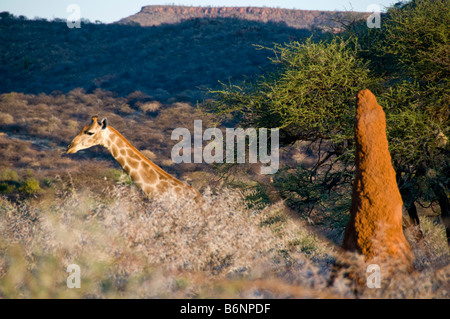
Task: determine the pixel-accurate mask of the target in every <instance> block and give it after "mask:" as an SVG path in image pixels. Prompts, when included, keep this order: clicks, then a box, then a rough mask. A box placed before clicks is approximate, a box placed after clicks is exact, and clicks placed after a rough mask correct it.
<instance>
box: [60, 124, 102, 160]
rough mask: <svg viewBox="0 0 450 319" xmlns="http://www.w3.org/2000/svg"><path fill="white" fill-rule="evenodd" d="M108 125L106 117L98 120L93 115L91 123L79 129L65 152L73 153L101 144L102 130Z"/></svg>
mask: <svg viewBox="0 0 450 319" xmlns="http://www.w3.org/2000/svg"><path fill="white" fill-rule="evenodd" d="M107 126H108V124H107V122H106V119H103V120H101V122H99V121H98V116H93V117H92V121H91V124H89V125H86V126H85V127H83V128H82V129H81V132H80V133H79V134H78V135H77V136H75V138H74V139H73V140H72V142H71V143H70V144H69V146H68V148H67V154H74V153H76V152H78V151H80V150H84V149H86V148H89V147H92V146H95V145H99V144H102V142H103V132H104V130H105V129H106V127H107Z"/></svg>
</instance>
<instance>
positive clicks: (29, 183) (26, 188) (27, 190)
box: [19, 177, 41, 196]
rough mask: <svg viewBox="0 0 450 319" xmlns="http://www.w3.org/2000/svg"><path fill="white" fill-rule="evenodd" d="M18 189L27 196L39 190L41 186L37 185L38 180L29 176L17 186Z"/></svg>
mask: <svg viewBox="0 0 450 319" xmlns="http://www.w3.org/2000/svg"><path fill="white" fill-rule="evenodd" d="M19 191H20V192H22V193H23V194H25V195H27V196H33V195H36V194H38V193H39V192H40V191H41V187H40V186H39V181H37V180H36V179H35V178H33V177H30V178H27V179H26V180H25V182H24V183H23V184H22V186H21V187H20V188H19Z"/></svg>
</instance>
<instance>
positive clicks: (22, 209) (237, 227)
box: [0, 183, 450, 298]
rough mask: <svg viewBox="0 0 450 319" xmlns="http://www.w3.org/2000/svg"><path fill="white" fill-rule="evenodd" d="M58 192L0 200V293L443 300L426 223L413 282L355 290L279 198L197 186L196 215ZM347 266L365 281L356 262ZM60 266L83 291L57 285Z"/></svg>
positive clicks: (130, 200)
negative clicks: (263, 201)
mask: <svg viewBox="0 0 450 319" xmlns="http://www.w3.org/2000/svg"><path fill="white" fill-rule="evenodd" d="M60 189H61V190H60V192H59V194H57V197H56V199H54V200H52V201H36V200H34V201H24V202H21V203H19V204H17V203H13V202H11V201H9V200H7V199H6V198H2V199H0V238H1V239H0V297H3V298H154V297H158V298H206V297H215V298H225V297H226V298H300V297H301V298H305V297H306V298H355V297H361V298H448V294H449V288H448V283H449V281H448V278H449V274H450V267H449V258H448V257H449V254H448V250H447V251H445V249H444V246H443V245H441V244H440V241H441V240H442V241H445V237H444V236H443V234H440V233H438V232H435V231H434V228H435V227H436V226H435V225H434V224H432V223H428V224H427V223H424V226H425V232H429V233H432V234H434V235H433V236H434V237H432V238H433V242H431V243H428V244H427V245H425V246H423V245H422V246H423V247H422V246H420V245H416V246H414V249H415V250H416V256H418V258H416V259H417V260H416V265H417V267H416V268H417V270H416V271H415V272H414V273H413V274H407V273H397V274H396V276H394V277H393V278H394V279H391V280H387V278H383V280H382V288H380V289H369V288H367V287H364V286H362V287H361V286H360V287H357V288H355V283H354V280H352V278H351V277H349V276H348V272H349V271H348V269H347V270H340V271H337V272H336V271H335V272H334V273H333V264H334V262H335V260H336V258H337V257H338V256H339V252H338V250H337V249H336V248H335V247H333V246H332V244H331V243H330V242H328V241H327V240H326V239H323V238H321V237H320V236H319V235H317V234H314V233H313V232H312V231H311V230H310V229H309V228H308V226H307V225H306V224H305V223H304V222H303V221H301V220H299V219H296V218H295V216H293V215H292V214H290V213H289V212H288V211H287V210H286V208H285V206H284V204H283V203H282V202H280V203H278V204H274V205H271V206H268V207H260V208H257V207H256V206H254V205H253V206H251V205H248V203H247V202H246V201H245V199H244V196H243V195H242V194H241V193H239V192H236V191H232V190H227V189H222V190H220V192H219V193H218V194H214V193H212V192H211V191H209V190H207V191H205V192H204V199H205V203H204V205H203V207H202V209H199V207H198V206H197V204H195V202H194V201H190V200H187V201H186V200H177V199H175V198H172V197H170V195H165V196H164V197H161V198H156V199H153V200H148V199H146V198H144V197H143V196H142V195H141V193H140V192H139V191H138V190H137V188H136V187H135V186H133V185H128V184H124V185H122V186H116V187H114V188H112V189H110V190H105V192H104V193H103V194H99V192H92V191H90V190H89V189H83V190H76V189H75V188H74V185H73V184H70V183H61V185H60ZM249 207H252V208H249ZM441 237H442V238H441ZM432 238H430V239H432ZM438 242H439V244H438ZM417 252H421V253H420V254H417ZM346 258H347V259H348V260H349V259H352V262H351V267H353V271H354V272H359V273H360V275H361V276H362V277H364V276H365V268H364V267H365V265H364V263H363V261H361V259H360V258H359V257H358V256H356V255H350V256H347V257H346ZM348 260H347V261H348ZM70 264H77V265H78V266H80V270H81V288H72V289H71V288H68V287H67V285H66V280H67V278H68V276H69V275H70V273H68V272H66V268H67V266H68V265H70ZM332 275H333V276H334V280H333V281H332V282H331V281H330V277H331V276H332Z"/></svg>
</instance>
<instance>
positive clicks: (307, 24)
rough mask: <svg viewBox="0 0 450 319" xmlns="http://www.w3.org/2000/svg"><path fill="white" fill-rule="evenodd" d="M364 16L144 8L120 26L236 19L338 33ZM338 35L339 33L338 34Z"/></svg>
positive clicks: (252, 9) (250, 9) (270, 10)
mask: <svg viewBox="0 0 450 319" xmlns="http://www.w3.org/2000/svg"><path fill="white" fill-rule="evenodd" d="M367 15H368V13H365V12H343V11H316V10H294V9H280V8H268V7H187V6H158V5H153V6H144V7H142V9H141V11H140V12H138V13H136V14H134V15H131V16H129V17H127V18H123V19H121V20H119V21H118V22H117V23H119V24H138V25H140V26H145V27H148V26H158V25H161V24H175V23H180V22H182V21H184V20H189V19H195V18H209V19H214V18H235V19H241V20H248V21H257V22H263V23H267V22H273V23H285V24H286V25H287V26H289V27H291V28H296V29H307V30H311V29H312V28H314V27H319V28H332V29H335V28H336V29H338V28H339V26H340V25H339V23H338V22H337V21H342V20H344V19H349V18H363V17H367ZM336 31H337V30H336Z"/></svg>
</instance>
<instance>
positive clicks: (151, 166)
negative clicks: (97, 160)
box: [102, 126, 190, 195]
mask: <svg viewBox="0 0 450 319" xmlns="http://www.w3.org/2000/svg"><path fill="white" fill-rule="evenodd" d="M105 131H106V132H105V133H104V140H103V143H102V145H103V146H105V147H106V148H107V149H108V150H109V152H110V153H111V155H112V156H113V157H114V158H115V159H116V161H117V162H118V163H119V164H120V166H122V168H123V169H124V170H125V172H126V173H127V174H128V175H129V176H130V177H131V179H132V180H133V182H134V183H135V184H136V185H137V186H138V187H139V188H141V189H142V190H143V192H144V193H146V194H147V195H155V194H158V193H164V192H165V191H168V190H170V189H173V190H174V191H175V192H177V193H178V192H180V191H181V190H182V188H183V187H189V188H190V186H188V185H186V184H184V183H183V182H181V181H179V180H178V179H176V178H175V177H173V176H172V175H170V174H168V173H167V172H165V171H164V170H163V169H162V168H160V167H159V166H158V165H156V164H155V163H153V162H152V161H150V160H149V159H148V158H147V157H145V156H144V155H143V154H142V153H141V152H139V151H138V150H137V149H136V148H135V147H134V146H133V145H131V143H130V142H129V141H127V139H125V138H124V137H123V136H122V135H121V134H120V133H119V132H118V131H117V130H116V129H114V128H112V127H111V126H108V127H107V128H106V129H105Z"/></svg>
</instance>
